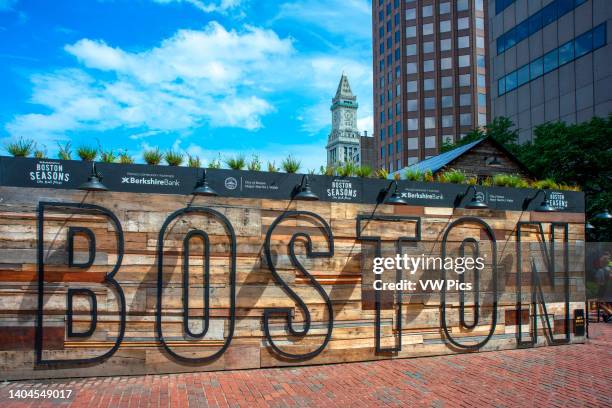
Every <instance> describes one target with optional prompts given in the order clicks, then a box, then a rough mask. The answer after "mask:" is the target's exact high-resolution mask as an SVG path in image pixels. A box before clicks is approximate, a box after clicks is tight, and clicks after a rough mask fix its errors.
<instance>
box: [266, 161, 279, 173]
mask: <svg viewBox="0 0 612 408" xmlns="http://www.w3.org/2000/svg"><path fill="white" fill-rule="evenodd" d="M268 171H269V172H270V173H276V172H277V171H278V167H276V163H275V162H268Z"/></svg>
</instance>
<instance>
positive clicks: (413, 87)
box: [406, 81, 417, 92]
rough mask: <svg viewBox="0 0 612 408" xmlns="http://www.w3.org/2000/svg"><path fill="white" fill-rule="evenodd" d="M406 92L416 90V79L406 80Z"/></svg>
mask: <svg viewBox="0 0 612 408" xmlns="http://www.w3.org/2000/svg"><path fill="white" fill-rule="evenodd" d="M406 91H407V92H416V91H417V81H408V83H407V85H406Z"/></svg>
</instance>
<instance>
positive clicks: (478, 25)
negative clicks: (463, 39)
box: [475, 17, 485, 30]
mask: <svg viewBox="0 0 612 408" xmlns="http://www.w3.org/2000/svg"><path fill="white" fill-rule="evenodd" d="M475 20H476V29H478V30H484V29H485V25H484V18H481V17H476V18H475Z"/></svg>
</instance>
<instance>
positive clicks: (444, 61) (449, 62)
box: [440, 57, 453, 69]
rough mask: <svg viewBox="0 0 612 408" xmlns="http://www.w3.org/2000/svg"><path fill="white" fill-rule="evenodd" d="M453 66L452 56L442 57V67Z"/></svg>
mask: <svg viewBox="0 0 612 408" xmlns="http://www.w3.org/2000/svg"><path fill="white" fill-rule="evenodd" d="M452 67H453V59H452V58H451V57H447V58H441V59H440V69H451V68H452Z"/></svg>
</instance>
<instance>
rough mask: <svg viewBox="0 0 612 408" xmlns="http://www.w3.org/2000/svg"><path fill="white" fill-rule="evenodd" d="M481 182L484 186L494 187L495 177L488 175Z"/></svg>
mask: <svg viewBox="0 0 612 408" xmlns="http://www.w3.org/2000/svg"><path fill="white" fill-rule="evenodd" d="M480 184H481V185H482V186H484V187H492V186H493V179H492V178H491V177H487V178H485V179H484V180H482V182H481V183H480Z"/></svg>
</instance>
